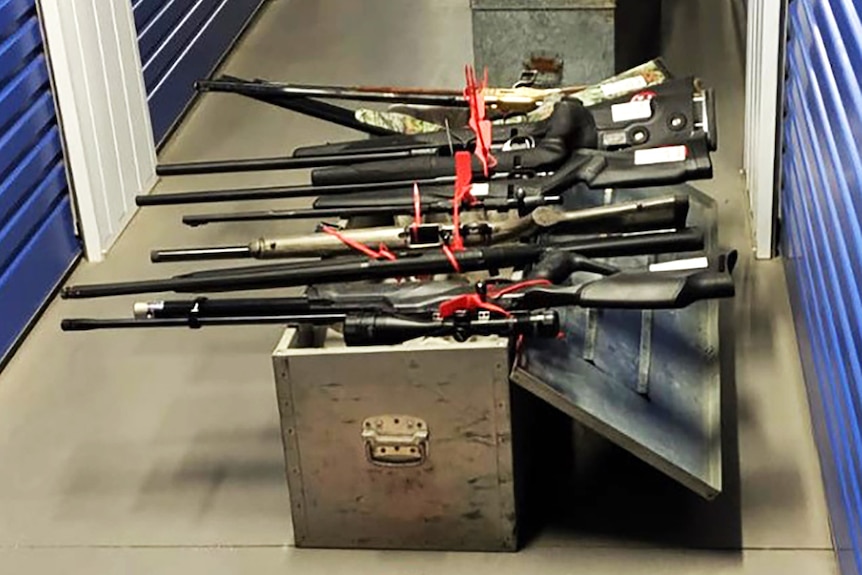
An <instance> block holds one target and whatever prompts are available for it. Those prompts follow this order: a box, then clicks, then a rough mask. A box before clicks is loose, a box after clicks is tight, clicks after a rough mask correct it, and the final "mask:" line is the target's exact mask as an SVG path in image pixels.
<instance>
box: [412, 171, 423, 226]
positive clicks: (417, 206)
mask: <svg viewBox="0 0 862 575" xmlns="http://www.w3.org/2000/svg"><path fill="white" fill-rule="evenodd" d="M421 224H422V198H421V197H420V196H419V184H417V183H416V182H413V229H414V230H415V229H418V228H419V226H420V225H421Z"/></svg>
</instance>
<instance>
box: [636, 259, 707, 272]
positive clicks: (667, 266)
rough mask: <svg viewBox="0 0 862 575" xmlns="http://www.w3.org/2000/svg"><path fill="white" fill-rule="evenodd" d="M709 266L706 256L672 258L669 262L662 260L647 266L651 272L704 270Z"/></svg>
mask: <svg viewBox="0 0 862 575" xmlns="http://www.w3.org/2000/svg"><path fill="white" fill-rule="evenodd" d="M708 267H709V260H708V259H706V258H691V259H687V260H674V261H671V262H663V263H660V264H652V265H651V266H650V267H649V271H651V272H676V271H685V270H705V269H706V268H708Z"/></svg>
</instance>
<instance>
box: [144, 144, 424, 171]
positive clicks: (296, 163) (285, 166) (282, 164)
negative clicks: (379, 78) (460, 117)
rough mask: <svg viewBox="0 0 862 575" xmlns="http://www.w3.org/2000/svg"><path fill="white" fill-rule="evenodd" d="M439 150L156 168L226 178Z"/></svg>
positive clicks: (165, 165)
mask: <svg viewBox="0 0 862 575" xmlns="http://www.w3.org/2000/svg"><path fill="white" fill-rule="evenodd" d="M437 149H438V148H437V147H436V146H435V147H432V148H418V149H413V150H393V151H387V152H371V153H368V154H363V153H358V154H333V155H330V156H313V157H307V158H292V157H280V158H252V159H248V160H216V161H205V162H186V163H178V164H161V165H159V166H157V167H156V174H157V175H159V176H188V175H196V174H223V173H228V172H256V171H260V170H304V169H307V168H322V167H327V166H344V165H350V164H362V163H365V162H379V161H388V160H405V159H408V158H414V157H416V156H429V155H434V154H435V153H436V152H437Z"/></svg>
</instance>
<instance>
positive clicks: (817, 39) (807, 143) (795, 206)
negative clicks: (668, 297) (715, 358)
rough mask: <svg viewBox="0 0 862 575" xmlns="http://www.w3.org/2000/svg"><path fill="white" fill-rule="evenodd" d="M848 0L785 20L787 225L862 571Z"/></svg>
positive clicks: (845, 562) (820, 405) (861, 322)
mask: <svg viewBox="0 0 862 575" xmlns="http://www.w3.org/2000/svg"><path fill="white" fill-rule="evenodd" d="M859 6H860V4H859V2H854V1H853V0H792V1H791V2H790V4H789V10H788V45H787V59H788V63H787V65H788V70H787V84H786V87H785V88H786V102H785V109H786V117H785V120H784V126H783V131H784V133H783V140H784V146H785V147H784V154H783V168H782V171H783V173H782V179H783V188H782V197H781V200H782V218H783V223H784V225H783V229H784V233H783V236H784V237H783V238H782V241H783V243H784V246H783V247H784V252H785V256H786V262H787V266H788V279H789V282H790V284H791V292H792V297H793V304H794V308H795V310H796V312H797V313H796V315H797V333H798V335H799V337H800V349H801V351H802V356H803V363H804V367H805V371H806V380H807V384H808V390H809V398H810V403H811V409H812V421H813V422H814V427H815V430H816V432H817V433H816V435H817V439H818V446H819V449H820V454H821V465H822V467H823V472H824V479H825V483H826V489H827V493H828V496H829V504H830V512H831V515H832V526H833V532H834V536H835V543H836V546H837V548H838V551H839V555H840V558H841V564H842V567H843V569H844V571H845V572H847V573H858V572H859V570H860V568H862V554H860V551H862V492H860V481H862V152H860V148H862V87H860V81H859V76H858V71H859V70H862V21H860V7H859Z"/></svg>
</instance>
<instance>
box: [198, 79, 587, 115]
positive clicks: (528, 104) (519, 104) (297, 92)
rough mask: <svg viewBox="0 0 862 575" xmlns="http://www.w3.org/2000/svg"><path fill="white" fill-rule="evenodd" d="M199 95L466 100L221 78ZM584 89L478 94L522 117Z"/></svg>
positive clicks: (422, 102)
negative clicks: (225, 93)
mask: <svg viewBox="0 0 862 575" xmlns="http://www.w3.org/2000/svg"><path fill="white" fill-rule="evenodd" d="M196 88H197V89H198V91H200V92H228V93H231V94H239V95H242V96H248V97H251V98H255V99H260V100H263V101H269V102H271V103H276V102H278V103H283V102H285V101H290V100H296V99H306V98H324V99H326V100H348V101H353V102H381V103H386V104H396V103H397V104H411V105H417V106H442V107H447V108H468V107H469V106H470V103H469V101H468V100H467V99H466V98H465V97H464V92H463V90H453V89H446V88H400V87H394V86H321V85H312V84H287V83H283V82H271V81H267V80H261V79H255V80H243V79H241V78H235V77H230V76H227V77H225V76H222V77H221V78H218V79H215V80H200V81H199V82H197V84H196ZM584 88H585V86H568V87H564V88H547V89H541V88H531V87H526V86H524V87H518V88H486V89H485V90H483V91H482V96H483V97H484V99H485V105H486V107H487V108H488V110H489V111H491V112H498V113H500V114H501V115H508V114H513V113H514V114H525V113H527V112H530V111H532V110H535V109H536V108H538V107H540V106H542V105H543V104H544V103H546V102H549V101H550V102H553V101H555V100H556V99H559V98H561V97H565V96H569V95H572V94H577V93H578V92H581V91H583V90H584Z"/></svg>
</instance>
